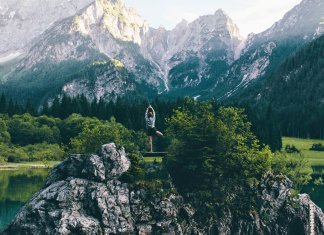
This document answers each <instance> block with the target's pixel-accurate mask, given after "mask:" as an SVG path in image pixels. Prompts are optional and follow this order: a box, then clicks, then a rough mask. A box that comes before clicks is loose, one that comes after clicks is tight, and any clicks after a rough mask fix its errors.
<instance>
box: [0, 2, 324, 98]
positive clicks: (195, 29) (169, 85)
mask: <svg viewBox="0 0 324 235" xmlns="http://www.w3.org/2000/svg"><path fill="white" fill-rule="evenodd" d="M26 4H27V3H26ZM28 4H29V5H28V6H29V7H30V9H33V8H32V6H33V5H34V4H36V2H33V1H32V0H29V2H28ZM44 4H45V3H44ZM51 4H53V5H46V4H45V5H44V6H43V7H45V6H46V7H48V8H49V9H51V11H49V12H52V11H53V12H55V14H53V15H51V17H49V16H48V15H49V14H45V13H44V14H39V15H40V17H39V18H37V19H38V21H39V22H41V23H40V26H39V27H36V26H37V25H36V23H35V24H28V22H29V21H28V19H29V18H28V17H27V16H26V18H24V19H27V20H23V21H22V22H21V23H20V24H21V26H20V27H22V28H24V29H25V27H23V26H26V28H27V29H28V30H26V32H27V31H28V33H26V37H21V35H20V34H19V33H17V32H18V31H17V30H16V29H17V25H19V23H17V22H20V21H21V19H20V18H19V17H18V16H17V14H18V13H19V12H22V11H21V10H20V11H19V9H15V8H14V6H13V5H10V7H7V8H5V10H4V7H2V6H1V8H0V10H1V19H5V20H2V21H1V25H0V30H1V32H6V33H5V34H4V35H5V36H4V37H2V39H1V40H0V55H2V56H0V79H1V81H2V83H3V84H2V86H1V90H2V91H5V92H8V93H10V94H11V95H13V96H14V97H16V98H17V99H26V98H27V97H29V98H32V99H33V100H34V101H37V102H39V103H41V102H42V101H43V100H46V99H52V98H53V97H55V96H57V95H60V94H62V93H63V92H64V93H67V94H68V95H70V96H76V95H81V94H83V95H85V96H86V97H87V98H88V99H90V100H92V99H94V98H96V99H97V100H99V99H100V98H103V99H105V100H115V99H116V98H117V97H123V96H127V95H129V94H137V95H138V96H143V97H145V96H150V95H151V96H154V94H157V93H163V94H165V95H166V96H178V95H191V96H194V97H201V98H209V97H213V96H216V97H217V98H218V99H229V98H231V97H235V96H237V95H239V94H244V92H245V90H248V89H246V88H248V87H250V86H252V85H254V84H255V83H256V84H257V83H263V80H265V79H266V77H267V76H269V75H270V74H271V73H272V72H273V71H274V70H276V68H277V67H278V66H279V65H280V64H281V63H282V62H283V61H284V60H285V59H287V58H288V57H289V56H291V55H292V53H293V52H294V51H297V50H299V49H300V48H302V46H303V45H305V44H307V43H308V42H310V41H311V40H313V39H315V38H317V37H318V36H320V35H321V34H322V33H323V32H324V24H323V21H324V20H323V17H324V14H323V12H324V3H323V1H322V0H304V1H302V2H301V3H300V4H299V5H297V6H296V7H294V8H293V9H292V10H291V11H289V12H288V13H287V14H286V15H285V16H284V17H283V19H281V20H280V21H279V22H277V23H275V24H274V25H273V26H272V27H271V28H270V29H268V30H266V31H264V32H262V33H260V34H256V35H249V37H248V38H247V39H244V38H243V37H242V36H241V35H240V33H239V29H238V27H237V26H236V25H235V23H234V22H233V21H232V20H231V18H230V17H229V16H227V15H226V13H224V12H223V11H222V10H216V11H215V13H214V14H211V15H206V16H201V17H199V18H198V19H196V20H195V21H193V22H190V23H189V22H186V21H182V22H180V23H179V24H178V25H177V26H176V27H175V28H174V29H173V30H166V29H164V28H162V27H160V28H158V29H154V28H150V27H149V25H148V23H147V22H146V21H145V19H143V18H142V17H141V16H140V15H138V14H137V12H136V11H135V10H134V9H132V8H129V7H127V6H125V4H124V3H123V2H122V1H121V0H96V1H94V2H92V3H89V2H87V1H86V0H84V1H80V2H79V3H78V5H74V6H76V7H75V8H74V10H72V8H71V6H73V4H75V3H74V1H72V0H71V1H67V2H64V3H63V1H58V0H57V1H51ZM8 5H9V4H8ZM18 6H19V5H18ZM18 6H17V7H18ZM52 6H55V7H52ZM58 6H59V7H58ZM81 6H83V8H82V9H81V10H78V9H79V8H81ZM6 9H7V10H6ZM40 9H42V8H40ZM43 9H45V11H48V10H47V8H43ZM53 9H54V10H53ZM58 9H65V11H63V10H58ZM40 11H41V10H40ZM17 12H18V13H17ZM26 12H28V13H29V14H32V13H31V12H30V11H27V9H26ZM19 14H22V13H19ZM50 14H51V13H50ZM26 15H28V14H27V13H26ZM63 16H66V17H63ZM53 19H55V20H56V19H57V21H56V22H55V23H52V22H51V20H53ZM19 20H20V21H19ZM50 23H52V24H50ZM45 25H48V26H49V28H46V27H45ZM40 31H43V33H42V34H40V35H38V34H39V32H40ZM20 33H22V32H20ZM37 35H38V36H37ZM10 38H13V40H10ZM21 38H24V39H21ZM16 41H19V43H16ZM8 55H9V56H8ZM5 56H6V59H3V58H4V57H5ZM10 56H11V57H10ZM1 57H2V60H1ZM15 57H16V58H15ZM18 94H19V95H18Z"/></svg>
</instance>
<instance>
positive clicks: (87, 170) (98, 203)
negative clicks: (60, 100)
mask: <svg viewBox="0 0 324 235" xmlns="http://www.w3.org/2000/svg"><path fill="white" fill-rule="evenodd" d="M129 167H130V161H129V160H128V159H127V157H126V154H125V150H124V149H123V148H121V149H117V148H116V146H115V144H106V145H103V146H102V148H101V154H99V155H80V154H78V155H72V156H70V157H69V158H67V159H66V160H65V161H63V162H62V163H61V164H59V165H58V166H56V167H55V168H54V169H53V170H52V172H51V173H50V175H49V176H48V178H47V181H46V183H45V185H44V187H43V189H42V190H41V191H40V192H38V193H36V194H35V195H34V196H33V198H32V199H31V200H30V201H29V202H28V203H27V204H26V205H25V206H24V208H22V210H21V211H20V212H19V214H18V215H17V216H16V218H15V219H14V220H13V221H12V223H11V224H10V225H9V226H8V228H7V229H6V230H5V231H4V232H3V233H2V234H3V235H9V234H10V235H12V234H15V235H19V234H24V235H25V234H33V235H34V234H35V235H38V234H39V235H41V234H78V235H79V234H141V235H145V234H165V235H167V234H170V235H171V234H174V235H178V234H179V235H181V234H183V235H186V234H192V235H198V234H201V235H203V234H206V235H207V234H211V235H212V234H260V235H261V234H294V235H295V234H309V229H310V227H311V226H310V221H309V217H310V215H309V213H310V210H309V207H310V205H313V202H312V201H311V200H310V198H309V197H308V195H305V194H303V195H299V197H298V196H293V195H291V186H292V182H291V181H290V180H289V179H288V178H287V177H285V176H283V175H279V176H274V175H271V174H269V175H268V176H267V177H265V178H264V179H263V180H262V183H261V184H260V185H259V187H258V188H255V189H254V190H255V191H256V193H257V195H258V197H259V199H258V203H257V204H258V206H257V207H256V208H255V209H254V210H252V211H250V213H249V218H246V217H245V218H237V217H235V216H234V215H233V213H231V211H230V210H224V213H223V216H222V217H219V218H217V219H215V220H209V221H201V220H195V219H196V217H197V216H196V212H197V210H199V208H194V207H193V206H192V205H190V204H188V203H186V202H185V201H184V199H183V198H182V196H180V195H179V194H177V193H176V192H175V190H171V191H168V193H165V191H163V189H160V190H159V189H158V191H159V192H152V191H149V190H148V189H147V187H145V186H141V185H137V186H134V185H132V186H131V185H127V184H126V183H123V182H121V181H120V180H119V179H118V178H119V177H120V176H121V175H122V174H123V173H124V172H126V171H127V170H128V169H129ZM313 208H314V209H313V211H314V212H313V213H314V222H315V223H314V229H315V234H324V214H323V212H322V211H321V209H320V208H318V207H316V205H313ZM197 221H200V222H197Z"/></svg>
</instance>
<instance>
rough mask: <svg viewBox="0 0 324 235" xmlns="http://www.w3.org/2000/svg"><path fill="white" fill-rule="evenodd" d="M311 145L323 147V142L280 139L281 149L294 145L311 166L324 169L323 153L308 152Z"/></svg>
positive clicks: (289, 138) (288, 138)
mask: <svg viewBox="0 0 324 235" xmlns="http://www.w3.org/2000/svg"><path fill="white" fill-rule="evenodd" d="M313 144H322V145H324V140H316V139H299V138H291V137H283V138H282V146H283V149H284V148H285V147H286V145H294V146H295V147H296V148H297V149H299V150H300V151H301V153H302V154H303V155H304V156H305V157H306V159H307V160H308V161H309V163H310V164H311V166H323V167H324V151H313V150H310V148H311V147H312V145H313Z"/></svg>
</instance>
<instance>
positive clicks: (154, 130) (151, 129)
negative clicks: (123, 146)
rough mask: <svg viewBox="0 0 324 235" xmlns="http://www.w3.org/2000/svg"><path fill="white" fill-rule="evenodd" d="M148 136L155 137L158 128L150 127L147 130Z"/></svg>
mask: <svg viewBox="0 0 324 235" xmlns="http://www.w3.org/2000/svg"><path fill="white" fill-rule="evenodd" d="M147 135H148V136H155V135H156V128H155V127H153V128H152V127H149V128H147Z"/></svg>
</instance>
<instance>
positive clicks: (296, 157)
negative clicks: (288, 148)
mask: <svg viewBox="0 0 324 235" xmlns="http://www.w3.org/2000/svg"><path fill="white" fill-rule="evenodd" d="M272 171H273V172H274V173H275V174H284V175H286V176H288V177H289V178H290V179H291V180H292V181H293V183H294V184H293V187H294V188H295V189H296V190H298V191H299V190H301V188H302V187H303V186H304V185H306V184H307V183H308V182H309V181H310V180H311V178H312V177H311V174H312V168H311V167H310V164H309V163H308V162H307V160H306V158H305V157H304V156H303V155H302V154H301V153H295V154H287V153H285V152H276V153H274V154H273V157H272Z"/></svg>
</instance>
